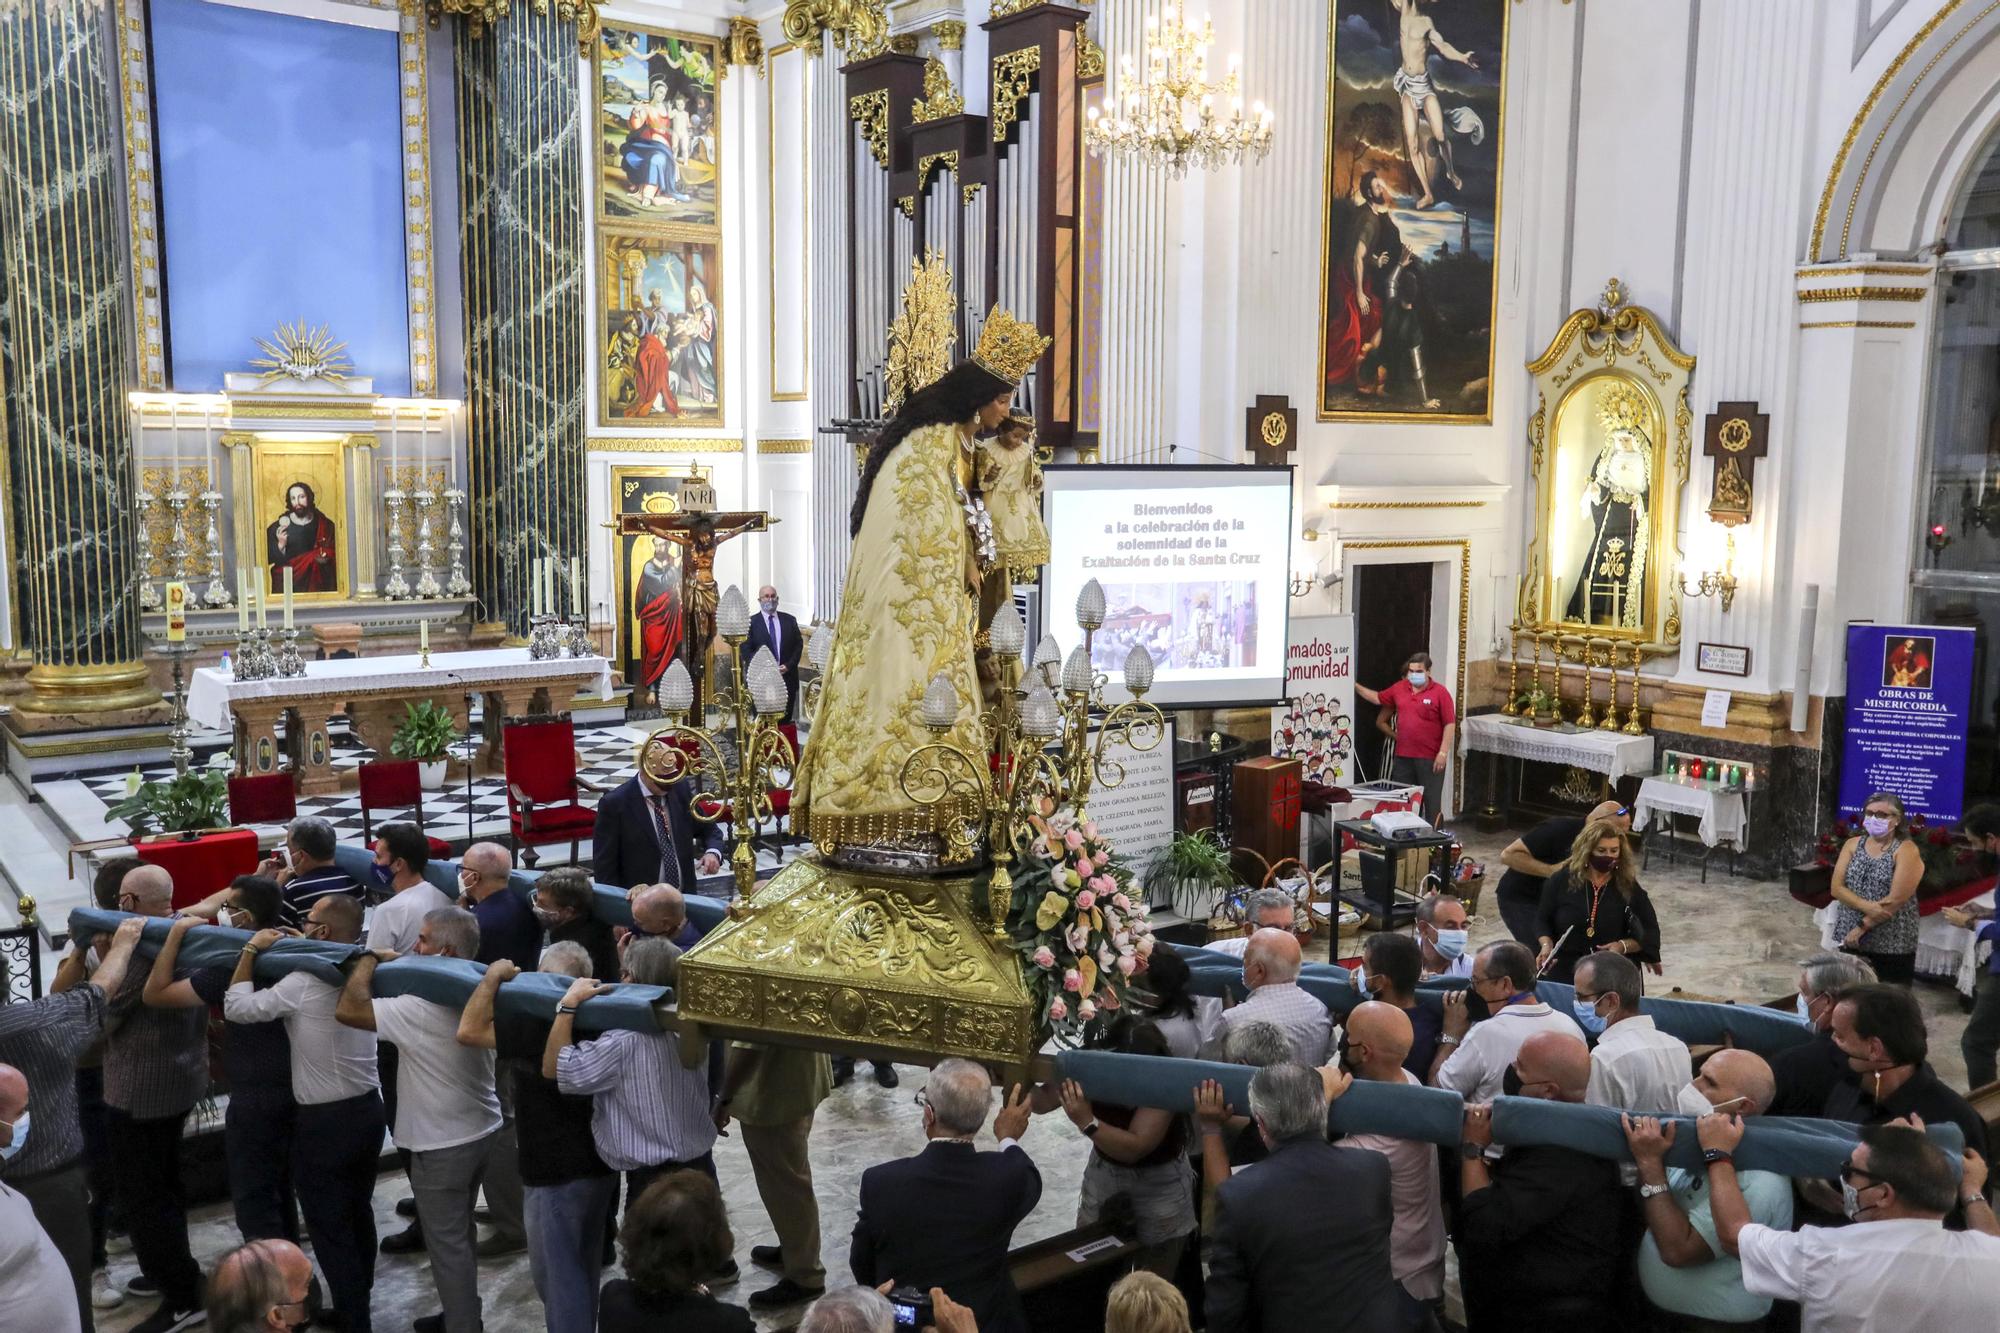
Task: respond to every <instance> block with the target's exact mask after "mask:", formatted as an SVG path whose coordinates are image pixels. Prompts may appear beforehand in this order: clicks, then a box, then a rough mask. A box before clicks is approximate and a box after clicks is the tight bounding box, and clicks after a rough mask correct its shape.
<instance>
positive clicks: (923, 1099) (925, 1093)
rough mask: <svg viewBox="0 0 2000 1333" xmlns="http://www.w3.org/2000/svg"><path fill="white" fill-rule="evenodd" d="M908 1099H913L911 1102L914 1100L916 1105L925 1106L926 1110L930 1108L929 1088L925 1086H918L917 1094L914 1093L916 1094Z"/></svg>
mask: <svg viewBox="0 0 2000 1333" xmlns="http://www.w3.org/2000/svg"><path fill="white" fill-rule="evenodd" d="M910 1100H911V1101H913V1102H915V1103H916V1104H917V1105H919V1106H921V1107H924V1108H925V1109H926V1110H928V1109H929V1108H930V1104H931V1094H930V1090H929V1089H927V1088H918V1089H917V1095H916V1096H914V1097H912V1098H910Z"/></svg>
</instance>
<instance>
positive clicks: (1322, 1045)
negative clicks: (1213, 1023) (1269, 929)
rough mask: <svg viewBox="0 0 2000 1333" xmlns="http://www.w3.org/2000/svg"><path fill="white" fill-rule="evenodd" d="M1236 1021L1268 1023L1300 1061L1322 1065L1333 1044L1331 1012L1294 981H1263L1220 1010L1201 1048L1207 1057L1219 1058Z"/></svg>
mask: <svg viewBox="0 0 2000 1333" xmlns="http://www.w3.org/2000/svg"><path fill="white" fill-rule="evenodd" d="M1239 1023H1270V1024H1273V1025H1275V1026H1276V1027H1278V1028H1279V1029H1280V1030H1282V1031H1283V1032H1284V1034H1285V1038H1286V1040H1288V1041H1290V1042H1291V1044H1292V1057H1293V1058H1294V1059H1296V1060H1297V1061H1298V1062H1299V1063H1300V1064H1302V1065H1323V1064H1325V1063H1326V1056H1327V1052H1328V1051H1329V1050H1330V1049H1331V1048H1332V1045H1333V1015H1331V1014H1329V1013H1328V1012H1327V1011H1326V1006H1325V1005H1323V1004H1321V1003H1320V1002H1319V1001H1318V1000H1316V999H1314V998H1313V997H1312V995H1311V994H1309V993H1308V992H1306V991H1303V990H1301V989H1299V983H1298V982H1296V981H1274V982H1267V983H1266V984H1264V985H1262V986H1259V987H1258V988H1257V989H1256V990H1253V991H1251V992H1250V998H1249V999H1247V1000H1245V1001H1244V1002H1243V1003H1241V1004H1239V1005H1237V1006H1236V1007H1235V1008H1234V1009H1225V1010H1223V1011H1222V1021H1221V1023H1220V1024H1219V1025H1218V1026H1217V1028H1216V1032H1215V1035H1214V1036H1213V1037H1211V1038H1210V1039H1209V1041H1208V1044H1207V1046H1206V1048H1205V1050H1206V1052H1207V1058H1208V1059H1211V1060H1220V1059H1222V1058H1223V1057H1222V1048H1223V1044H1224V1043H1225V1042H1226V1041H1227V1040H1228V1038H1229V1032H1230V1029H1231V1028H1233V1027H1235V1026H1236V1025H1237V1024H1239Z"/></svg>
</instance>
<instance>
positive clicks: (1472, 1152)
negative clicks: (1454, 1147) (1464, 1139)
mask: <svg viewBox="0 0 2000 1333" xmlns="http://www.w3.org/2000/svg"><path fill="white" fill-rule="evenodd" d="M1458 1155H1459V1156H1460V1157H1463V1158H1464V1159H1465V1160H1466V1161H1468V1162H1476V1161H1478V1160H1479V1159H1480V1158H1482V1157H1484V1156H1486V1145H1485V1144H1483V1143H1461V1144H1459V1145H1458Z"/></svg>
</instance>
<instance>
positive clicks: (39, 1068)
mask: <svg viewBox="0 0 2000 1333" xmlns="http://www.w3.org/2000/svg"><path fill="white" fill-rule="evenodd" d="M134 966H137V964H134ZM103 1035H104V992H103V991H102V990H100V989H99V988H98V987H96V986H93V985H91V984H90V983H88V982H85V983H84V984H83V985H81V986H78V987H77V988H76V989H75V990H68V991H64V992H62V993H61V994H60V995H47V996H44V997H42V998H41V999H39V1000H30V1001H28V1002H26V1003H17V1004H0V1064H10V1065H12V1066H14V1067H15V1068H16V1069H18V1070H20V1071H21V1073H22V1075H23V1076H24V1077H25V1078H26V1079H27V1080H28V1113H29V1114H30V1115H31V1116H32V1117H33V1118H34V1132H33V1133H31V1134H29V1135H28V1145H27V1146H26V1147H25V1148H23V1149H21V1151H20V1152H18V1153H16V1154H15V1155H14V1156H13V1157H12V1158H10V1159H8V1160H7V1161H6V1162H5V1163H0V1176H4V1177H5V1178H7V1179H8V1180H20V1179H22V1178H24V1177H27V1176H36V1175H40V1174H42V1173H43V1172H45V1171H54V1170H57V1169H59V1168H61V1167H65V1166H68V1165H69V1164H70V1163H71V1162H74V1161H75V1160H76V1159H77V1158H79V1157H81V1156H83V1129H82V1126H81V1125H80V1124H79V1123H78V1121H77V1118H76V1061H77V1057H78V1056H79V1055H81V1054H82V1053H83V1052H84V1051H85V1050H86V1049H88V1048H89V1046H90V1045H91V1043H93V1042H95V1041H96V1040H97V1039H98V1038H99V1037H101V1036H103Z"/></svg>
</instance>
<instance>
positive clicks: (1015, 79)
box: [992, 0, 1042, 143]
mask: <svg viewBox="0 0 2000 1333" xmlns="http://www.w3.org/2000/svg"><path fill="white" fill-rule="evenodd" d="M1036 2H1037V3H1039V2H1040V0H1036ZM994 17H995V18H998V17H1000V16H999V15H998V14H995V15H994ZM1041 67H1042V48H1041V47H1039V46H1024V47H1022V48H1021V49H1020V50H1018V51H1009V52H1007V53H1006V54H1005V55H998V56H994V57H993V106H992V115H993V142H994V143H1005V142H1006V141H1007V131H1008V130H1010V129H1012V128H1013V125H1014V122H1015V121H1016V120H1018V119H1019V118H1020V115H1021V103H1022V102H1024V101H1026V100H1027V97H1028V90H1029V88H1030V87H1031V86H1032V85H1033V84H1034V81H1035V74H1036V73H1037V72H1038V71H1039V70H1040V69H1041Z"/></svg>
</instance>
